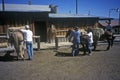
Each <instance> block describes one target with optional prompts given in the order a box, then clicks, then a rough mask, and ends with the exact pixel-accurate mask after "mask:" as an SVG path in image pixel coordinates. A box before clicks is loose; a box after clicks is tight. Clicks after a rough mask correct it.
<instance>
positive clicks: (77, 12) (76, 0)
mask: <svg viewBox="0 0 120 80" xmlns="http://www.w3.org/2000/svg"><path fill="white" fill-rule="evenodd" d="M76 14H78V0H76Z"/></svg>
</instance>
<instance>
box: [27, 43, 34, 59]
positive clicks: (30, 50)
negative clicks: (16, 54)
mask: <svg viewBox="0 0 120 80" xmlns="http://www.w3.org/2000/svg"><path fill="white" fill-rule="evenodd" d="M26 49H27V53H28V57H29V59H30V60H32V58H33V43H32V41H26Z"/></svg>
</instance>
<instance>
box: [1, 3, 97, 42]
mask: <svg viewBox="0 0 120 80" xmlns="http://www.w3.org/2000/svg"><path fill="white" fill-rule="evenodd" d="M1 5H2V4H0V6H1ZM56 12H57V10H56V6H54V5H52V6H51V5H28V4H5V9H4V11H3V10H2V7H0V33H1V34H2V33H6V31H7V28H8V27H18V26H24V25H26V24H28V25H30V27H31V30H32V31H33V33H34V35H38V36H40V37H41V41H44V42H46V41H48V35H49V34H50V33H49V32H48V31H49V29H50V27H51V25H52V24H53V25H54V26H55V28H56V30H57V33H56V35H65V34H66V32H65V31H66V30H68V29H69V28H73V27H74V26H78V27H79V28H85V27H96V26H97V24H98V20H99V17H95V16H91V15H74V14H58V13H56Z"/></svg>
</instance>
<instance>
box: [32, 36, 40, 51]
mask: <svg viewBox="0 0 120 80" xmlns="http://www.w3.org/2000/svg"><path fill="white" fill-rule="evenodd" d="M33 38H34V39H35V40H36V41H37V50H40V36H33Z"/></svg>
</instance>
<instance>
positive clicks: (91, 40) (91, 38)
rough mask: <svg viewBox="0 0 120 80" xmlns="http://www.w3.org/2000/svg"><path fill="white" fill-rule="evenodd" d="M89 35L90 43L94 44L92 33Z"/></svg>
mask: <svg viewBox="0 0 120 80" xmlns="http://www.w3.org/2000/svg"><path fill="white" fill-rule="evenodd" d="M87 35H88V36H89V38H90V41H89V42H90V43H93V34H92V32H89V33H87Z"/></svg>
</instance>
